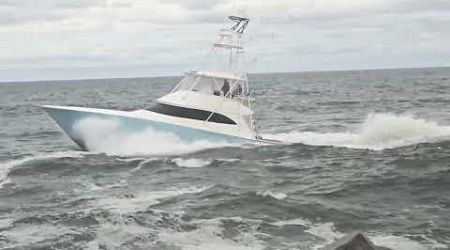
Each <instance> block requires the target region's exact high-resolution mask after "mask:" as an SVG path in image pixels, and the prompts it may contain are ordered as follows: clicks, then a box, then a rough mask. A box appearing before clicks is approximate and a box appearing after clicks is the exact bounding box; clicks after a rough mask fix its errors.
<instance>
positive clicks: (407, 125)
mask: <svg viewBox="0 0 450 250" xmlns="http://www.w3.org/2000/svg"><path fill="white" fill-rule="evenodd" d="M265 137H268V138H270V139H276V140H280V141H284V142H288V143H304V144H307V145H312V146H335V147H347V148H360V149H372V150H382V149H386V148H396V147H402V146H408V145H414V144H418V143H424V142H433V141H438V140H445V139H448V138H450V126H443V125H439V124H438V123H436V122H434V121H427V120H424V119H420V118H416V117H414V116H411V115H405V114H404V115H395V114H390V113H375V114H370V115H368V116H367V117H366V119H365V121H364V122H363V123H362V124H361V125H360V128H359V129H358V130H357V131H356V132H345V133H316V132H298V131H292V132H288V133H280V134H272V135H270V134H269V135H265Z"/></svg>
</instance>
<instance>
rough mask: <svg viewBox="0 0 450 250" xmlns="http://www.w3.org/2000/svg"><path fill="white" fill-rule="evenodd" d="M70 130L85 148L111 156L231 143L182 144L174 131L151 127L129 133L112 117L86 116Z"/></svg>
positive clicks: (181, 151) (184, 151)
mask: <svg viewBox="0 0 450 250" xmlns="http://www.w3.org/2000/svg"><path fill="white" fill-rule="evenodd" d="M74 130H75V132H76V134H77V136H78V137H79V138H80V139H81V140H82V141H83V142H84V144H85V147H86V148H87V149H88V150H89V151H92V152H96V153H106V154H111V155H178V154H187V153H192V152H196V151H200V150H204V149H209V148H217V147H225V146H232V144H229V143H225V142H217V143H212V142H208V141H196V142H193V143H186V142H183V141H182V140H181V139H180V138H179V137H178V136H176V135H175V134H172V133H165V132H160V131H158V132H157V131H154V130H153V129H146V130H143V131H139V132H129V131H125V130H124V129H123V128H122V127H121V126H120V123H119V122H118V121H116V120H114V119H101V118H86V119H83V120H80V121H78V122H77V123H76V124H75V125H74Z"/></svg>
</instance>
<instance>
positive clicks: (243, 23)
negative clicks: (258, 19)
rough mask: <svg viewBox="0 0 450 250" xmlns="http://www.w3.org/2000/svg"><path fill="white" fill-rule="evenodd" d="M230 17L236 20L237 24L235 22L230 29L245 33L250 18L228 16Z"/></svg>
mask: <svg viewBox="0 0 450 250" xmlns="http://www.w3.org/2000/svg"><path fill="white" fill-rule="evenodd" d="M228 19H230V20H231V21H235V22H236V24H234V25H233V27H231V28H230V30H232V31H236V32H238V33H241V34H242V33H244V30H245V28H246V27H247V25H248V22H249V21H250V19H248V18H245V17H240V16H228Z"/></svg>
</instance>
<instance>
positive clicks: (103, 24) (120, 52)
mask: <svg viewBox="0 0 450 250" xmlns="http://www.w3.org/2000/svg"><path fill="white" fill-rule="evenodd" d="M239 3H240V4H235V3H234V1H218V0H212V1H203V0H165V1H163V0H136V1H126V0H114V1H106V0H42V1H33V0H2V1H0V32H1V33H0V34H2V36H3V37H7V38H8V39H3V40H0V68H10V69H11V70H12V69H21V68H33V69H35V70H37V69H39V68H58V67H59V68H61V67H62V68H65V69H67V70H68V69H70V68H71V67H76V68H87V67H92V68H98V67H100V68H103V69H105V70H106V69H107V68H108V67H110V68H114V69H117V68H120V67H123V68H126V69H127V70H128V71H130V73H129V74H131V75H132V71H133V67H129V65H137V64H139V65H151V66H152V67H153V68H154V69H158V70H160V71H161V72H164V74H168V73H169V72H171V74H179V73H180V71H183V70H190V69H194V68H195V67H196V65H201V62H202V56H203V55H204V54H205V52H206V51H207V50H208V45H209V44H210V43H212V42H214V41H215V39H216V36H215V35H216V32H217V31H218V30H219V29H220V28H224V27H228V26H229V24H230V23H227V20H226V16H227V15H229V14H234V13H236V12H238V13H246V14H247V15H248V16H250V18H251V23H250V25H249V28H248V32H247V34H246V37H245V39H246V40H245V44H246V45H248V46H247V47H248V51H247V56H248V58H249V59H250V62H251V63H250V65H249V70H250V71H274V70H275V71H295V70H320V69H326V70H329V69H346V68H377V67H408V66H417V65H418V64H421V65H422V66H434V65H438V66H442V65H444V64H446V63H448V57H449V55H450V47H449V46H448V44H450V31H449V30H448V27H449V26H450V1H448V0H427V1H423V0H392V1H387V0H364V1H338V0H327V1H324V0H315V1H313V0H296V1H294V0H286V1H283V2H280V1H278V0H262V1H257V0H242V1H240V2H239ZM236 9H239V11H240V12H239V11H236ZM141 69H142V68H141ZM17 72H20V71H17ZM33 72H34V71H33ZM45 72H47V73H48V72H52V71H51V70H46V71H45ZM77 72H78V73H80V72H81V73H80V74H82V71H77ZM86 72H92V70H86ZM120 72H123V71H120ZM140 72H143V71H140ZM149 72H150V71H149ZM152 72H154V71H152ZM49 74H50V73H49ZM86 74H90V73H86ZM152 74H153V73H152ZM155 74H157V72H156V73H155ZM161 74H162V73H161ZM85 77H89V76H88V75H86V76H85ZM49 78H51V75H49ZM0 80H2V79H0Z"/></svg>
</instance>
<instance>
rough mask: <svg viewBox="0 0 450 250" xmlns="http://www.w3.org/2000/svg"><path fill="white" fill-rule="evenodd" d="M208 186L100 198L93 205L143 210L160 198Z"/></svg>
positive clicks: (117, 209)
mask: <svg viewBox="0 0 450 250" xmlns="http://www.w3.org/2000/svg"><path fill="white" fill-rule="evenodd" d="M207 188H208V187H188V188H179V189H174V190H162V191H152V192H142V193H138V194H135V195H133V197H129V198H128V197H124V198H122V197H113V196H108V197H104V198H100V199H99V200H97V201H96V202H95V203H96V204H95V207H100V208H102V209H107V210H109V211H114V212H117V213H119V214H122V213H131V212H137V211H142V210H145V209H146V208H147V207H148V206H151V205H155V204H158V203H159V200H160V199H164V198H169V197H175V196H179V195H183V194H192V193H200V192H202V191H204V190H205V189H207Z"/></svg>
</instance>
